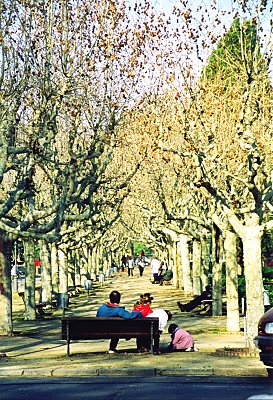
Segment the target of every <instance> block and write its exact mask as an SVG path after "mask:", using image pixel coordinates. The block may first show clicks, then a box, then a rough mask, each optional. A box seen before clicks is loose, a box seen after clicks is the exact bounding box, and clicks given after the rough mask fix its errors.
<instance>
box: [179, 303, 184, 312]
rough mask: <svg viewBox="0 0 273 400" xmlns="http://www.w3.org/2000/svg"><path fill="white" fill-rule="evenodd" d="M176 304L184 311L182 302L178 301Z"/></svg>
mask: <svg viewBox="0 0 273 400" xmlns="http://www.w3.org/2000/svg"><path fill="white" fill-rule="evenodd" d="M177 305H178V307H179V308H180V311H182V312H183V311H185V307H184V306H183V304H181V303H180V301H178V302H177Z"/></svg>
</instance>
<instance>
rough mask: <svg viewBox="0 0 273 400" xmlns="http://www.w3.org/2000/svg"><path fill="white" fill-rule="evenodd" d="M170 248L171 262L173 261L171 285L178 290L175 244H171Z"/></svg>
mask: <svg viewBox="0 0 273 400" xmlns="http://www.w3.org/2000/svg"><path fill="white" fill-rule="evenodd" d="M171 248H172V260H173V268H172V271H173V284H174V287H176V288H177V289H178V288H179V275H178V263H177V242H172V243H171Z"/></svg>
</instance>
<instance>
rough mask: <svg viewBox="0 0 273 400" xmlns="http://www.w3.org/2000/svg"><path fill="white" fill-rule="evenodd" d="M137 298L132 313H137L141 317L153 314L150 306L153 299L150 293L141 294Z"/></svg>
mask: <svg viewBox="0 0 273 400" xmlns="http://www.w3.org/2000/svg"><path fill="white" fill-rule="evenodd" d="M139 297H140V298H139V300H138V301H137V302H136V304H135V305H134V308H133V311H139V312H141V314H142V316H143V317H147V315H149V314H151V313H152V312H153V310H152V309H151V304H152V300H153V299H154V298H153V297H152V296H151V294H150V293H144V294H141V295H140V296H139Z"/></svg>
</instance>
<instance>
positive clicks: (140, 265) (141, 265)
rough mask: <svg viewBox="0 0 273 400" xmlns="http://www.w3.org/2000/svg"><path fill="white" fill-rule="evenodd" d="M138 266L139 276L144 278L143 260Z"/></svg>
mask: <svg viewBox="0 0 273 400" xmlns="http://www.w3.org/2000/svg"><path fill="white" fill-rule="evenodd" d="M137 265H138V270H139V276H143V272H144V267H145V261H144V260H143V259H140V260H139V262H138V264H137Z"/></svg>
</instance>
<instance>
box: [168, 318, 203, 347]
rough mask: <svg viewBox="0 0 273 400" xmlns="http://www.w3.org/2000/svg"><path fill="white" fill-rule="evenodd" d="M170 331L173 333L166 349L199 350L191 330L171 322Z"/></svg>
mask: <svg viewBox="0 0 273 400" xmlns="http://www.w3.org/2000/svg"><path fill="white" fill-rule="evenodd" d="M168 332H169V333H170V334H171V343H170V344H169V346H168V347H167V349H166V351H198V349H197V348H196V347H195V345H194V340H193V338H192V337H191V335H190V334H189V332H187V331H185V330H184V329H182V328H180V327H179V326H178V325H176V324H170V326H169V329H168Z"/></svg>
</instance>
